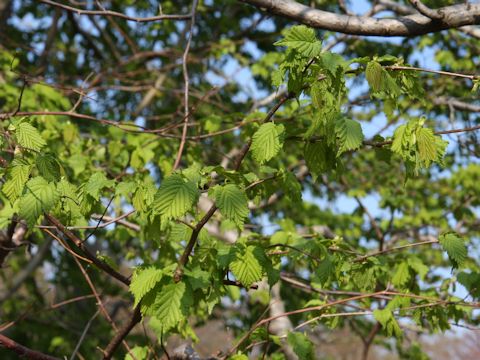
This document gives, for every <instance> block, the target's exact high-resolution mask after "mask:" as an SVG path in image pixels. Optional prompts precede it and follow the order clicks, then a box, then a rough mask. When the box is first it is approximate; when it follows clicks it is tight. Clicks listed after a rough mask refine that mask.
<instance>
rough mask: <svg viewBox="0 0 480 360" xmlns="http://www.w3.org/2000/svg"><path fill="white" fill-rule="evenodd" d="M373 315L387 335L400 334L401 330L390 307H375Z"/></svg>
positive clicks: (397, 335) (399, 335)
mask: <svg viewBox="0 0 480 360" xmlns="http://www.w3.org/2000/svg"><path fill="white" fill-rule="evenodd" d="M373 317H374V318H375V320H377V321H378V322H379V323H380V324H381V325H382V327H383V328H384V329H385V331H386V332H387V335H388V336H392V334H394V335H395V336H396V337H398V338H399V337H401V336H402V330H401V329H400V326H398V322H397V320H396V319H395V317H394V316H393V312H392V311H391V310H390V309H376V310H374V311H373Z"/></svg>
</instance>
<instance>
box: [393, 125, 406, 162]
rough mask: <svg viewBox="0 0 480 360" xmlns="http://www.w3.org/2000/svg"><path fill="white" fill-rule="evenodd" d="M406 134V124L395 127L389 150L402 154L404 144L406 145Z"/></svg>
mask: <svg viewBox="0 0 480 360" xmlns="http://www.w3.org/2000/svg"><path fill="white" fill-rule="evenodd" d="M406 135H407V125H400V126H399V127H397V128H396V129H395V131H394V132H393V141H392V147H391V150H392V151H393V152H394V153H396V154H398V155H400V156H402V157H403V156H404V152H405V150H404V146H405V145H408V142H409V140H408V138H406Z"/></svg>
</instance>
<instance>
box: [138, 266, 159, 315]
mask: <svg viewBox="0 0 480 360" xmlns="http://www.w3.org/2000/svg"><path fill="white" fill-rule="evenodd" d="M162 277H163V271H162V269H158V268H156V267H154V266H149V267H147V268H145V269H139V270H137V271H135V275H134V276H133V278H132V282H131V283H130V292H131V293H132V294H133V296H134V298H135V302H134V304H133V307H136V306H137V305H138V304H139V303H140V301H141V300H142V298H143V297H144V296H145V295H146V294H147V293H148V292H149V291H150V290H152V289H153V288H154V287H155V285H157V283H158V282H159V281H160V280H162Z"/></svg>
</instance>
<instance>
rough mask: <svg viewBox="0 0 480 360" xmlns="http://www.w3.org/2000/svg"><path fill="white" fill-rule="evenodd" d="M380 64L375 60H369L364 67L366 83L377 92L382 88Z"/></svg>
mask: <svg viewBox="0 0 480 360" xmlns="http://www.w3.org/2000/svg"><path fill="white" fill-rule="evenodd" d="M383 71H384V70H383V68H382V65H380V64H379V63H378V62H376V61H370V62H369V63H368V64H367V68H366V69H365V76H366V78H367V81H368V84H369V85H370V87H371V88H372V90H373V91H374V92H378V91H381V90H382V72H383Z"/></svg>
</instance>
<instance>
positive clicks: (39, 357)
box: [0, 334, 60, 360]
mask: <svg viewBox="0 0 480 360" xmlns="http://www.w3.org/2000/svg"><path fill="white" fill-rule="evenodd" d="M0 346H3V347H4V348H6V349H9V350H12V351H13V352H14V353H16V354H17V355H19V356H21V357H26V358H28V359H31V360H60V359H59V358H56V357H53V356H50V355H47V354H44V353H41V352H39V351H35V350H32V349H29V348H27V347H26V346H23V345H20V344H19V343H17V342H16V341H14V340H12V339H10V338H8V337H6V336H5V335H2V334H0Z"/></svg>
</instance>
